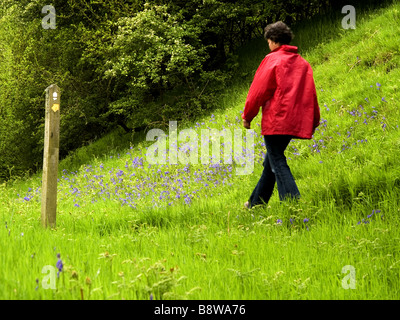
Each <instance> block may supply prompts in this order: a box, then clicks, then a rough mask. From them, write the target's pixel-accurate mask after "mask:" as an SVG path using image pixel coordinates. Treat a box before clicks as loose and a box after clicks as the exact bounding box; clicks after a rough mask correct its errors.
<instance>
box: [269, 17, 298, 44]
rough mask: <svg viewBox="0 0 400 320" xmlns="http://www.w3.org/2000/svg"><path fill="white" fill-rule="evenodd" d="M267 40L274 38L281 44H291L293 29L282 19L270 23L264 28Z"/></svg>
mask: <svg viewBox="0 0 400 320" xmlns="http://www.w3.org/2000/svg"><path fill="white" fill-rule="evenodd" d="M264 38H265V40H268V39H270V40H272V41H274V42H277V43H280V44H290V42H291V41H292V40H293V38H294V34H293V32H292V30H290V28H289V27H288V26H287V25H286V24H285V23H284V22H282V21H278V22H275V23H272V24H269V25H267V26H266V27H265V29H264Z"/></svg>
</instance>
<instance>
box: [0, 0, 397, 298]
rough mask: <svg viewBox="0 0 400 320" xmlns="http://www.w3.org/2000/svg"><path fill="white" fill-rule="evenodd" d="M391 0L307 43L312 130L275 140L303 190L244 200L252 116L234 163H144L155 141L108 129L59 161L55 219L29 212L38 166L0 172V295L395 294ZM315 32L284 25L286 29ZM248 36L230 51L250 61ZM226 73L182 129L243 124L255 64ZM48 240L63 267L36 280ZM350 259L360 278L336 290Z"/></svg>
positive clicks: (33, 208) (49, 258)
mask: <svg viewBox="0 0 400 320" xmlns="http://www.w3.org/2000/svg"><path fill="white" fill-rule="evenodd" d="M399 10H400V6H399V5H398V4H396V5H392V6H390V7H388V8H386V9H385V10H381V11H378V12H372V13H369V16H368V17H366V18H365V19H363V20H362V21H360V22H359V23H358V24H357V29H356V30H349V31H348V32H347V31H346V32H343V34H342V35H341V36H340V37H338V38H335V39H334V41H332V42H327V43H324V44H323V45H320V46H317V47H314V48H313V47H312V46H310V47H309V49H307V50H306V51H305V57H306V59H307V60H308V61H310V63H311V65H312V66H313V69H314V76H315V81H316V85H317V87H318V98H319V102H320V106H321V115H322V121H321V125H320V127H319V128H318V130H317V131H316V133H315V135H314V137H313V139H312V140H310V141H308V140H294V141H292V142H291V144H290V145H289V147H288V149H287V157H288V161H289V164H290V167H291V169H292V172H293V175H294V176H295V178H296V180H297V183H298V186H299V189H300V192H301V194H302V198H301V200H300V201H299V202H296V203H290V202H282V203H281V202H279V199H278V196H277V194H275V195H274V196H273V197H272V199H271V201H270V203H269V204H268V205H267V206H266V207H259V208H255V209H252V210H245V209H243V208H242V207H243V203H244V202H245V201H246V200H247V198H248V196H249V195H250V192H251V190H252V188H253V187H254V186H255V184H256V183H257V180H258V178H259V175H260V173H261V168H262V166H261V161H262V156H263V154H264V152H265V148H264V146H263V144H262V139H261V136H260V127H259V120H260V117H258V118H257V119H255V120H254V122H253V123H252V126H253V128H254V129H255V133H256V135H255V145H254V146H253V147H254V150H255V155H256V161H255V162H256V163H255V168H254V172H253V173H252V174H250V175H245V176H239V175H236V174H235V169H236V167H237V164H235V163H233V164H228V165H224V164H218V165H201V164H198V165H184V164H179V165H171V164H164V165H152V166H149V163H148V162H147V160H146V147H148V146H150V145H151V144H152V143H153V142H147V141H145V140H144V139H139V138H138V139H137V140H130V143H131V146H130V147H128V146H127V147H125V148H120V149H117V147H115V148H112V147H110V145H112V143H115V144H116V145H117V144H118V143H117V140H118V139H119V138H118V137H119V136H120V135H119V133H114V134H113V135H111V136H109V137H108V138H105V139H104V140H100V141H98V142H96V144H93V145H91V146H89V147H86V148H84V149H82V150H81V151H78V152H77V153H75V155H71V156H70V157H69V158H67V159H65V160H64V161H63V162H62V163H61V165H60V167H61V168H60V174H59V184H58V213H57V227H56V228H54V229H43V228H42V227H41V225H40V196H41V190H40V187H41V177H40V175H36V176H32V177H30V178H27V179H24V180H18V181H10V182H8V183H5V184H3V185H1V186H0V204H1V206H2V209H1V210H0V244H1V249H0V266H1V268H0V298H1V299H150V296H152V297H153V298H154V299H254V300H258V299H398V297H399V288H400V281H399V277H398V274H399V267H400V257H399V246H398V241H399V236H400V233H399V231H398V230H399V228H398V227H399V213H400V212H399V211H400V209H399V208H400V207H399V197H398V193H399V187H400V180H399V176H400V174H399V173H400V172H399V171H400V169H399V168H400V166H399V164H400V163H399V161H400V160H399V157H398V152H399V147H400V131H399V128H398V119H399V116H400V115H399V111H398V108H397V101H398V98H399V94H398V84H397V82H398V79H399V71H398V70H399V69H398V62H399V61H398V59H399V53H398V49H397V48H399V45H400V43H399V41H400V40H399V39H398V37H394V36H393V35H394V34H397V33H398V31H399V30H398V29H399V25H400V24H399V23H398V19H399ZM332 23H333V22H332ZM324 26H325V25H324ZM326 28H329V25H327V26H326ZM314 33H315V30H313V29H312V28H309V27H307V28H305V29H301V28H300V26H299V27H298V29H297V30H296V34H297V39H298V41H300V40H299V39H302V41H306V40H305V39H307V38H312V37H313V34H314ZM255 43H256V42H254V43H253V44H251V45H250V46H252V48H255V47H257V46H258V44H255ZM377 44H379V45H377ZM299 45H300V44H299ZM259 48H260V51H258V52H254V51H253V52H254V54H252V55H251V56H247V57H245V58H243V55H242V58H241V59H243V60H244V62H243V63H246V64H247V66H249V68H250V66H251V65H257V63H258V62H259V60H260V59H259V57H261V56H262V55H263V54H265V47H263V46H260V47H259ZM253 50H254V49H253ZM244 55H245V54H244ZM251 57H253V58H251ZM253 59H254V60H253ZM243 70H244V69H243ZM241 72H242V71H241ZM243 72H245V71H243ZM238 79H241V80H240V81H238V83H237V84H235V85H234V86H232V87H231V88H229V89H230V90H229V91H227V92H228V93H227V94H226V95H224V96H222V97H221V108H220V110H216V112H214V114H212V115H210V116H209V117H207V118H204V119H201V120H194V121H193V123H178V130H181V129H186V128H189V127H191V128H193V130H195V131H196V132H198V134H199V135H200V134H201V129H206V128H216V129H218V130H222V129H223V128H226V130H231V131H232V130H234V129H237V128H240V126H241V123H240V111H241V110H242V108H243V105H244V101H245V98H246V94H247V90H248V85H249V82H250V81H251V75H250V73H248V74H243V73H240V74H239V75H238ZM171 120H174V119H171ZM107 139H108V140H107ZM121 139H123V137H122V136H121ZM112 141H114V142H112ZM124 143H127V142H124ZM107 147H108V149H107ZM109 150H110V151H111V152H109ZM103 151H104V152H103ZM92 154H94V155H95V156H93V157H92V156H91V155H92ZM57 254H60V259H61V260H62V261H63V264H64V266H63V270H62V272H60V274H59V277H56V289H54V290H53V289H45V288H44V286H43V284H42V281H43V280H44V279H45V276H46V275H47V274H46V273H42V269H43V267H44V266H47V265H50V266H54V267H55V266H56V263H57V260H58V258H57ZM349 265H350V266H353V267H354V269H355V272H356V273H355V280H356V287H355V289H347V290H346V289H345V288H344V287H343V284H344V282H343V281H344V279H345V276H346V275H347V274H346V273H343V272H342V271H343V270H345V269H343V268H344V267H345V266H349ZM345 287H346V286H345Z"/></svg>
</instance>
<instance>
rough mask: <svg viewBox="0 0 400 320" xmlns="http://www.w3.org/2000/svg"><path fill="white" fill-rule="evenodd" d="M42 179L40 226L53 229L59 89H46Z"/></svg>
mask: <svg viewBox="0 0 400 320" xmlns="http://www.w3.org/2000/svg"><path fill="white" fill-rule="evenodd" d="M45 121H46V122H45V132H44V152H43V177H42V225H43V226H44V227H46V228H47V227H51V228H54V227H55V226H56V214H57V178H58V158H59V140H60V88H59V87H58V86H57V85H55V84H53V85H51V86H49V87H48V88H46V119H45Z"/></svg>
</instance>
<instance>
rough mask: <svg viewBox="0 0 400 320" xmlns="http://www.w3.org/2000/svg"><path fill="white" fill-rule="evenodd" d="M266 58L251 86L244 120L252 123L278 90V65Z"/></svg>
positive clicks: (243, 116)
mask: <svg viewBox="0 0 400 320" xmlns="http://www.w3.org/2000/svg"><path fill="white" fill-rule="evenodd" d="M270 60H271V59H270V57H269V56H266V57H265V58H264V60H263V61H262V62H261V64H260V66H259V67H258V69H257V71H256V74H255V76H254V79H253V82H252V84H251V86H250V89H249V93H248V94H247V99H246V103H245V107H244V111H243V113H242V118H243V119H245V120H247V121H248V122H251V121H252V120H253V119H254V118H255V117H256V116H257V114H258V112H259V110H260V107H261V106H263V105H264V104H265V103H266V102H267V101H268V100H269V99H271V98H272V97H273V95H274V92H275V89H276V64H275V63H273V62H271V61H270Z"/></svg>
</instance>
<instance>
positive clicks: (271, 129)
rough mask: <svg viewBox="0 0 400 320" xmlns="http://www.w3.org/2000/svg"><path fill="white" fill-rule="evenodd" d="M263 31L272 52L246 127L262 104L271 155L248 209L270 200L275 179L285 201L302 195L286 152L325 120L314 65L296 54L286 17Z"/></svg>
mask: <svg viewBox="0 0 400 320" xmlns="http://www.w3.org/2000/svg"><path fill="white" fill-rule="evenodd" d="M264 31H265V33H264V37H265V39H266V40H267V41H268V45H269V48H270V50H271V52H270V53H269V54H268V55H267V56H266V57H265V58H264V60H263V61H262V62H261V64H260V66H259V67H258V69H257V72H256V74H255V76H254V80H253V82H252V84H251V86H250V90H249V93H248V95H247V99H246V104H245V108H244V111H243V113H242V119H243V126H244V127H245V128H246V129H250V123H251V121H252V120H253V118H254V117H255V116H256V115H257V114H258V112H259V109H260V107H262V120H261V134H262V135H263V136H264V140H265V146H266V148H267V154H266V156H265V159H264V163H263V165H264V170H263V172H262V175H261V178H260V180H259V181H258V183H257V185H256V187H255V188H254V191H253V193H252V194H251V196H250V199H249V201H247V202H246V203H245V207H246V208H252V207H254V206H256V205H259V204H264V203H265V204H266V203H268V201H269V199H270V197H271V195H272V191H273V189H274V186H275V182H276V183H277V186H278V192H279V198H280V200H281V201H282V200H285V199H287V198H290V199H297V198H299V197H300V192H299V189H298V188H297V185H296V182H295V180H294V178H293V176H292V173H291V171H290V168H289V166H288V165H287V162H286V157H285V155H284V152H285V149H286V147H287V146H288V144H289V142H290V140H291V139H293V138H299V139H311V138H312V135H313V134H314V131H315V129H316V128H317V127H318V125H319V120H320V111H319V106H318V100H317V94H316V89H315V84H314V78H313V73H312V69H311V66H310V64H309V63H308V62H307V61H306V60H304V59H303V58H302V57H301V56H300V55H299V54H298V53H297V47H294V46H291V45H289V44H290V42H291V41H292V39H293V33H292V31H291V30H290V28H289V27H288V26H287V25H286V24H285V23H283V22H281V21H279V22H276V23H274V24H270V25H268V26H267V27H266V28H265V30H264Z"/></svg>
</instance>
